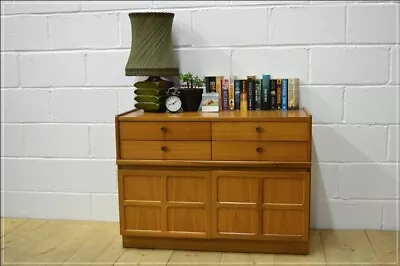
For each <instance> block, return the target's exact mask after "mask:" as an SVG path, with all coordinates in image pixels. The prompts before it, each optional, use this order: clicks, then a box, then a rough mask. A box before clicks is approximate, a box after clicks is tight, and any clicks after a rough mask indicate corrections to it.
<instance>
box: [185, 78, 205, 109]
mask: <svg viewBox="0 0 400 266" xmlns="http://www.w3.org/2000/svg"><path fill="white" fill-rule="evenodd" d="M179 79H180V80H181V81H182V82H183V84H182V86H181V87H180V89H179V90H180V95H181V99H182V109H183V111H186V112H191V111H197V110H198V109H199V107H200V103H201V100H202V96H203V86H204V80H203V79H201V78H199V77H198V76H197V75H196V76H194V75H193V74H192V73H190V72H188V73H180V74H179Z"/></svg>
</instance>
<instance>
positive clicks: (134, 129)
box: [119, 122, 211, 140]
mask: <svg viewBox="0 0 400 266" xmlns="http://www.w3.org/2000/svg"><path fill="white" fill-rule="evenodd" d="M119 134H120V140H210V139H211V129H210V123H209V122H134V123H131V122H121V123H120V126H119Z"/></svg>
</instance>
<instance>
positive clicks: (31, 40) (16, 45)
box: [1, 16, 50, 51]
mask: <svg viewBox="0 0 400 266" xmlns="http://www.w3.org/2000/svg"><path fill="white" fill-rule="evenodd" d="M1 24H2V29H4V31H3V32H2V36H4V37H3V38H2V42H4V44H2V46H1V47H2V50H3V49H4V50H6V51H16V50H48V49H49V48H50V47H49V35H48V30H47V17H45V16H18V17H2V18H1Z"/></svg>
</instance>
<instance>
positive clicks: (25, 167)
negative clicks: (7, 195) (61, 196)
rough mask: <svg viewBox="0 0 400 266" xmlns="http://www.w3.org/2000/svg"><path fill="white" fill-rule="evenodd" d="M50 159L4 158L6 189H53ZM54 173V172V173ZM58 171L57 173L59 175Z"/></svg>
mask: <svg viewBox="0 0 400 266" xmlns="http://www.w3.org/2000/svg"><path fill="white" fill-rule="evenodd" d="M49 169H50V161H48V160H42V159H31V158H18V159H17V158H6V159H4V169H3V171H4V183H3V184H4V187H3V189H4V190H12V191H52V185H53V182H52V178H54V177H55V176H53V175H52V174H51V173H50V171H49ZM53 174H54V173H53ZM58 174H59V173H57V174H56V175H58Z"/></svg>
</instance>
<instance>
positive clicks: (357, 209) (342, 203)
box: [310, 200, 383, 230]
mask: <svg viewBox="0 0 400 266" xmlns="http://www.w3.org/2000/svg"><path fill="white" fill-rule="evenodd" d="M313 204H314V206H313V208H312V210H311V214H310V217H311V224H312V225H313V227H318V228H322V229H331V228H335V229H366V230H368V229H381V223H382V217H381V215H382V211H383V204H382V203H380V202H373V201H370V202H368V201H351V200H331V201H327V200H325V201H324V200H320V201H317V202H314V203H313Z"/></svg>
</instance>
